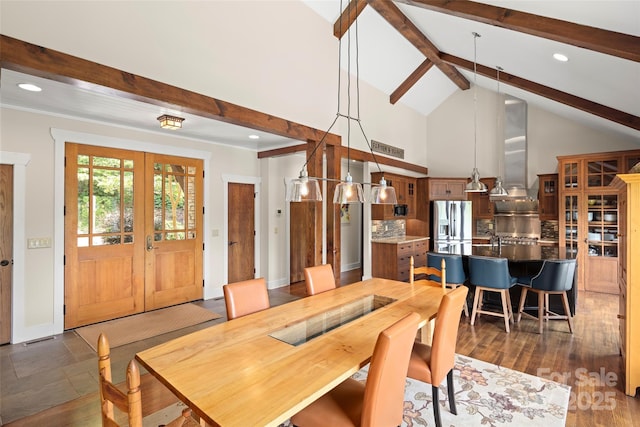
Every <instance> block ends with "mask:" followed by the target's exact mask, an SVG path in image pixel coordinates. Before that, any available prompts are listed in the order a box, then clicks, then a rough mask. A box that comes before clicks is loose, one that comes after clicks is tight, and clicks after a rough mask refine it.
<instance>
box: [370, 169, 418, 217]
mask: <svg viewBox="0 0 640 427" xmlns="http://www.w3.org/2000/svg"><path fill="white" fill-rule="evenodd" d="M381 179H382V173H380V172H376V173H372V174H371V181H372V182H374V183H378V182H380V180H381ZM384 179H385V180H386V181H387V186H389V187H393V188H394V189H395V190H396V197H397V199H398V204H399V205H407V208H408V214H407V215H406V216H403V217H396V216H395V215H394V212H393V206H394V205H371V219H377V220H386V219H414V218H415V217H416V194H417V192H416V178H413V177H409V176H402V175H395V174H391V173H385V174H384Z"/></svg>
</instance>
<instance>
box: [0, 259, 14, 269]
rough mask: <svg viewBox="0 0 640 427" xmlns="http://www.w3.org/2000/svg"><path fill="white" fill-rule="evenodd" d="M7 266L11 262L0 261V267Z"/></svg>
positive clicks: (6, 260)
mask: <svg viewBox="0 0 640 427" xmlns="http://www.w3.org/2000/svg"><path fill="white" fill-rule="evenodd" d="M9 264H11V261H9V260H8V259H3V260H2V261H0V266H2V267H6V266H7V265H9Z"/></svg>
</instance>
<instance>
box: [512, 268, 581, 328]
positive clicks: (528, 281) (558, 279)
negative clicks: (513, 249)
mask: <svg viewBox="0 0 640 427" xmlns="http://www.w3.org/2000/svg"><path fill="white" fill-rule="evenodd" d="M575 271H576V260H575V259H562V260H545V261H544V262H543V264H542V268H541V269H540V272H539V273H538V274H536V275H535V276H525V277H518V284H520V285H522V294H521V295H520V306H519V308H518V322H519V321H520V319H521V318H522V315H523V314H524V315H525V316H529V317H532V318H534V319H538V331H539V333H542V330H543V321H544V320H558V319H560V320H566V321H567V322H568V323H569V332H571V333H573V323H572V319H571V311H570V309H569V299H568V298H567V291H569V290H571V287H572V286H573V276H574V274H575ZM528 291H531V292H535V293H536V294H538V307H537V308H538V317H535V316H533V315H531V314H529V313H526V312H525V311H524V303H525V299H526V298H527V292H528ZM549 295H562V304H563V306H564V311H565V314H564V315H563V314H558V313H554V312H553V311H550V310H549Z"/></svg>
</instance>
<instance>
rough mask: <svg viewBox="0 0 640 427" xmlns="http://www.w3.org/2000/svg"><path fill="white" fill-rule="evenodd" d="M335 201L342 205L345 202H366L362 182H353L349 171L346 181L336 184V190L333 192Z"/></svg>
mask: <svg viewBox="0 0 640 427" xmlns="http://www.w3.org/2000/svg"><path fill="white" fill-rule="evenodd" d="M333 203H337V204H340V205H343V204H345V203H364V192H363V191H362V184H360V183H359V182H353V178H351V174H350V173H349V172H347V177H346V178H345V180H344V182H341V183H340V184H338V185H336V191H335V192H334V193H333Z"/></svg>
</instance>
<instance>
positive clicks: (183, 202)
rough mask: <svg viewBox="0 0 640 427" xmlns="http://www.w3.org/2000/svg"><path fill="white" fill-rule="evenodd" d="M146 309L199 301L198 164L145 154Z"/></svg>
mask: <svg viewBox="0 0 640 427" xmlns="http://www.w3.org/2000/svg"><path fill="white" fill-rule="evenodd" d="M146 156H147V158H146V167H147V172H146V185H145V189H146V191H147V193H148V194H150V195H151V194H152V195H153V197H145V201H146V203H145V216H146V218H147V221H146V223H145V229H146V233H145V254H146V256H145V310H146V311H149V310H153V309H156V308H161V307H167V306H170V305H174V304H178V303H182V302H187V301H193V300H196V299H201V298H202V287H203V283H202V250H203V247H202V229H203V227H202V218H203V212H202V203H203V202H202V194H203V192H202V184H203V176H202V160H195V159H187V158H179V157H174V156H162V155H158V154H150V153H147V155H146Z"/></svg>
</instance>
